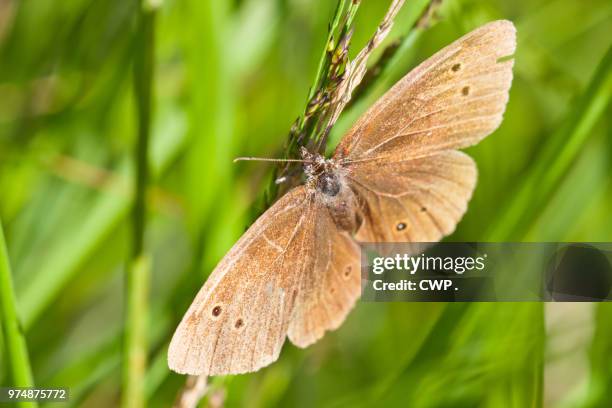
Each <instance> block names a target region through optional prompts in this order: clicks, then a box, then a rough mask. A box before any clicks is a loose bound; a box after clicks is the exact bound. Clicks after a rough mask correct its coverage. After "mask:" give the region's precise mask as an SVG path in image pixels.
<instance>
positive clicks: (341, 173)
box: [168, 21, 516, 375]
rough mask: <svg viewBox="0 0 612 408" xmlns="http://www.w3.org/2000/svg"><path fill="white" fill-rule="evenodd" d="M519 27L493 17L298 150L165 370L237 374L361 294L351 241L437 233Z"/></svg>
mask: <svg viewBox="0 0 612 408" xmlns="http://www.w3.org/2000/svg"><path fill="white" fill-rule="evenodd" d="M515 37H516V30H515V28H514V25H513V24H512V23H511V22H509V21H494V22H491V23H489V24H486V25H484V26H482V27H480V28H478V29H476V30H474V31H472V32H471V33H469V34H467V35H465V36H464V37H462V38H460V39H459V40H457V41H455V42H454V43H452V44H451V45H449V46H447V47H446V48H444V49H442V50H441V51H439V52H438V53H436V54H435V55H434V56H432V57H431V58H429V59H428V60H426V61H425V62H423V63H422V64H420V65H419V66H418V67H417V68H415V69H414V70H413V71H412V72H410V73H409V74H408V75H406V76H405V77H404V78H403V79H401V80H400V81H399V82H398V83H397V84H395V86H393V88H391V89H390V90H389V91H388V92H387V93H386V94H385V95H384V96H383V97H382V98H381V99H380V100H378V101H377V102H376V104H374V106H372V107H371V108H370V109H369V110H368V111H367V112H366V113H365V114H364V115H363V116H362V117H361V118H360V119H359V120H358V121H357V123H356V124H355V125H354V126H353V128H352V129H351V130H350V131H349V132H348V134H347V135H346V136H344V138H343V139H342V141H341V142H340V144H339V145H338V146H337V148H336V150H335V152H334V154H333V155H332V157H331V158H330V159H326V158H324V157H322V156H320V155H318V154H316V153H315V154H313V153H309V152H308V151H306V149H302V157H303V160H304V172H305V175H306V182H305V184H304V185H301V186H298V187H295V188H294V189H292V190H290V191H289V192H288V193H287V194H285V195H284V196H283V197H282V198H280V199H279V200H278V201H277V202H276V203H275V204H274V205H273V206H272V207H271V208H270V209H269V210H268V211H266V212H265V213H264V214H263V215H262V216H261V217H260V218H259V219H258V220H257V221H256V222H255V223H254V224H253V225H252V226H251V227H250V228H249V229H248V231H247V232H246V233H245V234H244V235H243V236H242V238H240V240H239V241H238V242H237V243H236V244H235V245H234V247H233V248H232V249H231V250H230V251H229V253H228V254H227V255H226V256H225V257H224V258H223V259H222V260H221V262H220V263H219V265H217V267H216V268H215V270H214V271H213V272H212V274H211V276H210V277H209V279H208V280H207V281H206V283H205V284H204V286H203V287H202V289H201V290H200V292H199V293H198V295H197V296H196V298H195V300H194V302H193V304H192V305H191V307H190V308H189V310H188V311H187V313H186V314H185V316H184V318H183V320H182V321H181V323H180V325H179V326H178V328H177V330H176V332H175V333H174V337H173V338H172V342H171V343H170V349H169V352H168V363H169V366H170V368H171V369H172V370H174V371H176V372H179V373H187V374H192V375H223V374H238V373H246V372H250V371H255V370H258V369H259V368H261V367H264V366H266V365H268V364H270V363H272V362H273V361H275V360H276V359H277V358H278V355H279V353H280V350H281V347H282V345H283V343H284V342H285V338H286V337H289V340H291V342H292V343H293V344H295V345H297V346H299V347H306V346H308V345H310V344H312V343H314V342H315V341H317V340H318V339H320V338H321V337H322V336H323V334H324V332H325V331H326V330H333V329H336V328H337V327H338V326H340V324H341V323H342V322H343V321H344V319H345V317H346V315H347V314H348V312H349V311H350V309H351V308H352V307H353V305H354V304H355V301H356V300H357V298H358V297H359V295H360V291H361V290H360V282H361V278H360V261H359V260H360V254H359V247H358V245H357V242H358V241H365V242H401V241H408V242H435V241H438V240H439V239H441V238H442V237H443V236H445V235H448V234H450V233H451V232H453V231H454V229H455V226H456V224H457V223H458V222H459V220H460V219H461V217H462V216H463V214H464V213H465V211H466V209H467V203H468V201H469V199H470V197H471V195H472V191H473V189H474V187H475V184H476V166H475V164H474V161H473V160H472V159H471V158H470V157H469V156H467V155H466V154H464V153H462V152H459V151H457V150H456V149H461V148H464V147H467V146H471V145H474V144H476V143H478V142H479V141H480V140H482V139H483V138H484V137H485V136H487V135H488V134H490V133H491V132H493V131H494V130H495V129H496V128H497V127H498V126H499V124H500V123H501V121H502V115H503V112H504V109H505V107H506V102H507V101H508V90H509V88H510V84H511V81H512V66H513V60H512V59H511V58H509V56H511V55H512V54H513V53H514V50H515V46H516V38H515Z"/></svg>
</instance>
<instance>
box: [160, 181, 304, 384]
mask: <svg viewBox="0 0 612 408" xmlns="http://www.w3.org/2000/svg"><path fill="white" fill-rule="evenodd" d="M314 211H315V208H314V206H313V196H312V194H311V193H309V192H308V191H307V190H306V188H305V187H303V186H301V187H297V188H295V189H293V190H291V191H290V192H288V193H287V194H285V195H284V196H283V197H282V198H281V199H280V200H279V201H277V202H276V203H275V204H274V205H273V206H272V207H271V208H270V209H269V210H268V211H266V212H265V213H264V214H263V215H262V216H261V217H260V218H259V219H258V220H257V221H256V222H255V223H254V224H253V225H252V226H251V227H250V228H249V229H248V230H247V232H245V234H244V235H243V236H242V238H240V240H238V242H237V243H236V244H235V245H234V246H233V247H232V249H231V250H230V251H229V252H228V254H227V255H226V256H225V257H224V258H223V259H222V260H221V262H220V263H219V265H218V266H217V267H216V268H215V270H214V271H213V272H212V274H211V276H210V277H209V278H208V280H207V281H206V283H205V284H204V286H203V287H202V289H201V290H200V292H199V293H198V294H197V296H196V298H195V300H194V301H193V303H192V305H191V306H190V307H189V310H188V311H187V313H186V314H185V316H184V317H183V320H182V321H181V323H180V324H179V326H178V328H177V329H176V332H175V333H174V336H173V338H172V341H171V343H170V348H169V350H168V365H169V367H170V368H171V369H172V370H174V371H176V372H179V373H186V374H192V375H202V374H204V375H224V374H238V373H244V372H250V371H255V370H257V369H259V368H261V367H263V366H266V365H268V364H270V363H272V362H273V361H275V360H276V359H277V358H278V355H279V353H280V350H281V347H282V345H283V343H284V341H285V337H286V334H287V327H288V324H289V319H290V317H291V314H292V310H293V307H294V302H295V299H296V294H297V290H298V288H299V285H300V282H299V279H300V276H301V275H302V274H303V273H304V271H305V270H308V269H312V266H313V263H314V261H313V253H312V243H311V241H312V236H313V234H314V226H315V223H314V220H315V218H314V217H315V213H314Z"/></svg>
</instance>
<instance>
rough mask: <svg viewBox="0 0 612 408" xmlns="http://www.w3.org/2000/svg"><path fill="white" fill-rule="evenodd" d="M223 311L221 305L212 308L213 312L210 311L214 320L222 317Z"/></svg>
mask: <svg viewBox="0 0 612 408" xmlns="http://www.w3.org/2000/svg"><path fill="white" fill-rule="evenodd" d="M222 311H223V309H222V308H221V306H220V305H217V306H215V307H213V308H212V310H211V311H210V314H211V316H212V317H213V318H216V317H219V316H220V315H221V312H222Z"/></svg>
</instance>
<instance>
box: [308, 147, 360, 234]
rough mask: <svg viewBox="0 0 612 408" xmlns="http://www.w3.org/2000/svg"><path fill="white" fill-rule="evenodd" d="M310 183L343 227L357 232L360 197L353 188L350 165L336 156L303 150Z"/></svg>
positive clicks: (318, 197)
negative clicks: (350, 184) (331, 156)
mask: <svg viewBox="0 0 612 408" xmlns="http://www.w3.org/2000/svg"><path fill="white" fill-rule="evenodd" d="M302 158H303V159H304V160H305V161H306V162H305V164H304V173H305V174H306V186H307V187H308V188H310V189H311V191H313V192H314V193H315V197H316V199H317V200H319V202H321V203H322V204H324V205H325V206H326V207H327V209H328V210H329V213H330V215H331V217H332V218H333V220H334V222H335V224H336V225H337V226H338V228H339V229H341V230H345V231H349V232H355V230H356V228H357V212H356V208H357V206H356V202H357V201H356V197H355V194H354V193H353V190H352V189H351V188H350V186H349V184H348V182H347V179H346V175H347V169H346V168H345V167H344V166H342V165H341V164H340V163H339V162H338V161H336V160H334V159H326V158H325V157H323V156H321V155H320V154H316V153H315V154H313V153H310V152H308V151H306V149H303V150H302Z"/></svg>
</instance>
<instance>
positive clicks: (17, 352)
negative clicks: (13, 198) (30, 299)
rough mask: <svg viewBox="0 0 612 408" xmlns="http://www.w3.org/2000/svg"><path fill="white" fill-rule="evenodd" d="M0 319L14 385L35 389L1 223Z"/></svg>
mask: <svg viewBox="0 0 612 408" xmlns="http://www.w3.org/2000/svg"><path fill="white" fill-rule="evenodd" d="M0 317H1V320H2V330H3V334H4V340H5V343H6V350H7V356H8V363H9V368H10V374H11V377H12V380H13V382H12V384H13V385H14V386H16V387H33V386H34V379H33V377H32V369H31V368H30V358H29V356H28V347H27V344H26V340H25V336H24V334H23V330H22V329H21V324H20V322H19V317H18V316H17V307H16V302H15V291H14V288H13V277H12V274H11V264H10V262H9V257H8V251H7V248H6V242H5V239H4V231H3V229H2V222H0ZM18 406H22V407H36V406H37V404H36V403H32V402H29V403H21V404H19V405H18Z"/></svg>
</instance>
